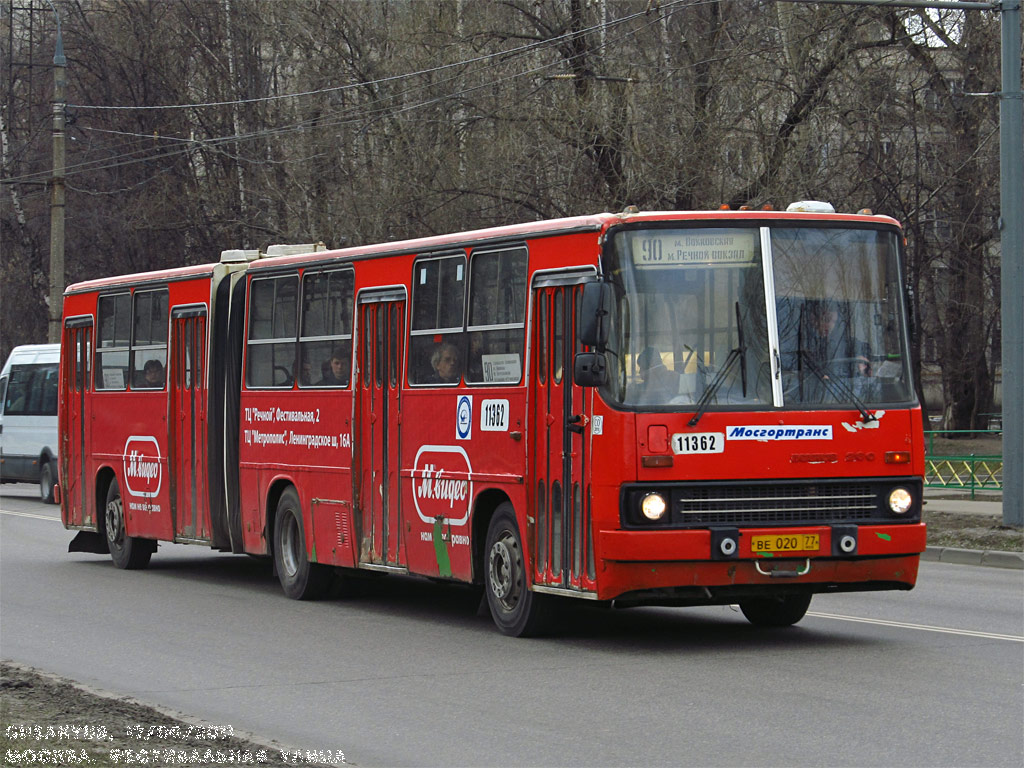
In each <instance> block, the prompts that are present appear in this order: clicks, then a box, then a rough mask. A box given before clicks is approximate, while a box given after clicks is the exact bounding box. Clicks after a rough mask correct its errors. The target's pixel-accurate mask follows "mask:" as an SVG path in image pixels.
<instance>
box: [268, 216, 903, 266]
mask: <svg viewBox="0 0 1024 768" xmlns="http://www.w3.org/2000/svg"><path fill="white" fill-rule="evenodd" d="M728 220H733V221H735V220H744V221H820V222H848V223H864V222H866V221H868V222H872V223H875V224H885V225H890V226H896V227H898V226H899V222H897V221H896V220H895V219H893V218H891V217H889V216H875V215H866V214H839V213H831V214H823V213H803V212H800V213H788V212H784V211H635V210H633V211H628V210H627V211H624V212H622V213H597V214H592V215H588V216H572V217H567V218H562V219H545V220H542V221H533V222H527V223H523V224H513V225H508V226H501V227H490V228H487V229H476V230H469V231H466V232H455V233H452V234H446V235H434V236H431V237H421V238H414V239H410V240H395V241H392V242H387V243H375V244H372V245H360V246H353V247H350V248H341V249H337V250H327V251H317V252H315V253H305V254H299V255H290V256H277V257H273V258H262V259H260V260H259V261H254V262H252V263H250V264H249V269H251V270H258V269H263V268H268V269H272V268H274V267H280V266H283V265H285V264H294V263H296V262H312V261H324V260H329V259H347V260H355V259H364V258H370V257H373V256H385V255H390V254H399V253H422V252H427V251H438V250H443V249H445V248H454V247H460V246H471V245H480V244H482V243H489V242H492V241H502V240H515V239H527V238H536V237H550V236H553V235H561V234H568V233H573V232H604V231H605V230H607V229H609V228H610V227H612V226H615V225H618V224H624V223H642V222H645V221H650V222H654V221H728Z"/></svg>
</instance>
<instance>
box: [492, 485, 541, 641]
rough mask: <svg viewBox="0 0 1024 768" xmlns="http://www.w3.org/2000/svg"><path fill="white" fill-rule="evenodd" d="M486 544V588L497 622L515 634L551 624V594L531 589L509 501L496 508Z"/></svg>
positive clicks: (534, 631) (523, 634)
mask: <svg viewBox="0 0 1024 768" xmlns="http://www.w3.org/2000/svg"><path fill="white" fill-rule="evenodd" d="M486 546H487V548H486V552H485V557H486V562H485V563H484V581H485V592H486V594H487V605H488V607H489V608H490V609H491V617H492V618H493V619H494V623H495V624H496V625H497V626H498V629H499V630H501V632H502V633H503V634H506V635H510V636H512V637H529V636H531V635H537V634H540V633H541V632H543V631H544V629H545V628H546V625H547V621H548V610H547V609H548V601H549V598H548V596H547V595H539V594H537V593H536V592H533V591H531V590H530V589H529V584H528V581H529V579H528V574H527V571H526V563H525V559H524V557H523V546H522V539H521V538H520V536H519V526H518V525H517V524H516V515H515V510H514V509H513V508H512V505H511V504H509V503H507V502H506V503H504V504H502V505H500V506H499V507H498V508H497V510H495V513H494V517H493V518H491V523H490V525H489V526H488V527H487V545H486Z"/></svg>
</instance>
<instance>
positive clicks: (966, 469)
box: [924, 429, 1003, 499]
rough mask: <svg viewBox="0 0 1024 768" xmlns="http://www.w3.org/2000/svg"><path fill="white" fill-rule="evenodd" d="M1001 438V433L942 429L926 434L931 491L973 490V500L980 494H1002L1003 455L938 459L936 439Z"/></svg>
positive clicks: (925, 480) (928, 479) (993, 430)
mask: <svg viewBox="0 0 1024 768" xmlns="http://www.w3.org/2000/svg"><path fill="white" fill-rule="evenodd" d="M984 434H989V435H1001V434H1002V430H1001V429H972V430H967V429H940V430H934V431H925V433H924V436H925V441H926V446H927V447H926V449H925V471H924V472H925V474H924V484H925V487H927V488H955V489H957V490H964V491H966V490H969V491H970V492H971V498H972V499H973V498H974V494H975V492H976V491H979V490H984V491H1001V490H1002V489H1003V457H1002V456H1001V455H995V454H990V455H977V454H973V453H972V454H968V455H966V456H954V455H937V454H936V453H935V436H936V435H939V436H942V437H945V436H950V435H984Z"/></svg>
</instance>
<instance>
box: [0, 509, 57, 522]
mask: <svg viewBox="0 0 1024 768" xmlns="http://www.w3.org/2000/svg"><path fill="white" fill-rule="evenodd" d="M0 515H14V516H15V517H34V518H35V519H36V520H53V521H55V522H58V523H59V522H60V518H59V517H54V516H53V515H37V514H35V513H34V512H15V511H14V510H11V509H0Z"/></svg>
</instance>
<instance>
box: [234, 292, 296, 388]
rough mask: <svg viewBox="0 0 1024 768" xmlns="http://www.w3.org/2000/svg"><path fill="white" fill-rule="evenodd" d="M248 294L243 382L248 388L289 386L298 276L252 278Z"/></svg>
mask: <svg viewBox="0 0 1024 768" xmlns="http://www.w3.org/2000/svg"><path fill="white" fill-rule="evenodd" d="M249 294H250V295H249V303H248V307H249V342H248V345H247V349H246V369H245V382H246V384H247V385H248V386H250V387H291V386H292V384H293V383H294V381H295V378H294V375H295V367H296V360H297V358H296V340H297V335H296V332H295V331H296V329H295V319H296V315H297V313H298V294H299V278H298V275H288V276H286V277H273V278H256V279H253V281H252V284H251V285H250V288H249Z"/></svg>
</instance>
